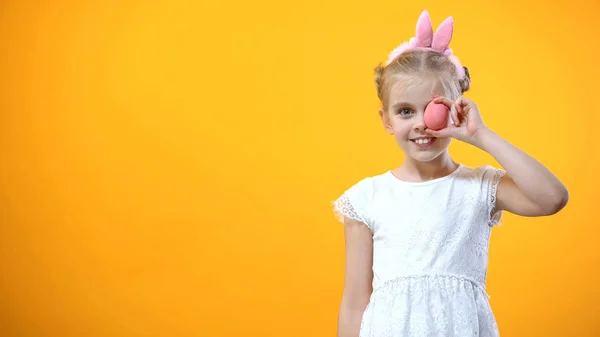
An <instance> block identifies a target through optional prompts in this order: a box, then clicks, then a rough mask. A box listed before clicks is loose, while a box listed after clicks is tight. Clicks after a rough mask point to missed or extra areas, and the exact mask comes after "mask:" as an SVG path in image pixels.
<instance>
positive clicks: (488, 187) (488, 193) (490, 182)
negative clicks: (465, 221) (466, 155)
mask: <svg viewBox="0 0 600 337" xmlns="http://www.w3.org/2000/svg"><path fill="white" fill-rule="evenodd" d="M505 174H506V171H504V170H502V169H498V168H495V167H492V166H486V167H485V168H484V170H483V179H482V184H483V186H482V190H483V192H484V194H483V197H484V200H485V204H486V209H487V216H488V224H489V225H490V226H494V225H498V224H500V221H501V220H502V212H498V211H496V197H497V192H498V185H499V184H500V179H501V178H502V177H503V176H504V175H505Z"/></svg>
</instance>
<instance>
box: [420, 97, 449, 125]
mask: <svg viewBox="0 0 600 337" xmlns="http://www.w3.org/2000/svg"><path fill="white" fill-rule="evenodd" d="M423 119H424V122H425V126H426V127H427V128H429V129H431V130H436V131H437V130H441V129H443V128H445V127H446V125H447V123H448V107H446V106H445V105H444V104H442V103H435V102H433V101H432V102H430V103H429V104H427V106H426V107H425V113H424V116H423Z"/></svg>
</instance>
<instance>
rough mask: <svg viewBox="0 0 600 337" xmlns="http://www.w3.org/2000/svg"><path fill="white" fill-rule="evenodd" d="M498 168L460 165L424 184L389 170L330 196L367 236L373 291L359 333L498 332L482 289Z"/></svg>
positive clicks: (374, 336) (487, 335)
mask: <svg viewBox="0 0 600 337" xmlns="http://www.w3.org/2000/svg"><path fill="white" fill-rule="evenodd" d="M504 174H505V172H504V171H503V170H500V169H496V168H493V167H491V166H482V167H477V168H470V167H466V166H463V165H459V167H458V168H457V169H456V170H455V171H454V172H453V173H451V174H450V175H448V176H445V177H442V178H438V179H434V180H430V181H427V182H405V181H401V180H399V179H397V178H396V177H395V176H394V175H393V174H392V172H391V171H388V172H385V173H383V174H380V175H378V176H374V177H368V178H365V179H363V180H361V181H359V182H358V183H356V184H355V185H354V186H352V187H350V188H349V189H348V190H346V191H345V192H344V193H343V194H342V195H341V196H340V197H339V198H338V199H337V200H335V201H334V210H335V214H336V216H337V217H338V219H339V220H340V221H343V219H344V217H350V218H353V219H356V220H359V221H361V222H363V223H364V224H365V225H366V226H368V227H369V229H370V230H371V233H372V234H373V276H374V277H373V293H372V294H371V298H370V300H369V303H368V305H367V307H366V309H365V311H364V313H363V317H362V323H361V327H360V336H361V337H400V336H403V337H404V336H410V337H419V336H427V337H430V336H436V337H437V336H440V337H441V336H444V337H449V336H457V337H458V336H460V337H472V336H480V337H492V336H499V332H498V327H497V324H496V320H495V317H494V314H493V313H492V310H491V307H490V304H489V302H488V298H489V297H488V295H487V293H486V291H485V280H486V271H487V261H488V244H489V239H490V234H491V230H492V227H493V226H494V225H495V224H498V223H499V221H500V219H501V213H500V212H494V207H495V201H496V189H497V186H498V183H499V180H500V178H501V177H502V175H504Z"/></svg>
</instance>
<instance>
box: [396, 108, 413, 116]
mask: <svg viewBox="0 0 600 337" xmlns="http://www.w3.org/2000/svg"><path fill="white" fill-rule="evenodd" d="M398 114H399V115H400V116H410V114H412V110H410V109H409V108H402V109H400V110H398Z"/></svg>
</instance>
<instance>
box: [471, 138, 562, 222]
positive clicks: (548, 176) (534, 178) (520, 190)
mask: <svg viewBox="0 0 600 337" xmlns="http://www.w3.org/2000/svg"><path fill="white" fill-rule="evenodd" d="M474 145H476V146H477V147H479V148H480V149H482V150H484V151H486V152H487V153H489V154H490V155H491V156H493V157H494V158H495V159H496V160H497V161H498V163H500V165H502V167H504V169H505V170H506V175H505V176H504V177H502V179H501V180H500V183H499V185H498V191H497V199H496V210H497V211H501V210H506V211H508V212H511V213H514V214H518V215H522V216H546V215H552V214H555V213H557V212H559V211H560V210H561V209H563V208H564V207H565V206H566V204H567V202H568V200H569V192H568V190H567V188H566V187H565V186H564V185H563V184H562V183H561V182H560V181H559V180H558V178H557V177H556V176H555V175H554V174H552V172H550V170H548V169H547V168H546V167H545V166H544V165H542V164H541V163H539V162H538V161H537V160H535V159H534V158H532V157H531V156H529V155H528V154H526V153H525V152H523V151H522V150H520V149H519V148H517V147H516V146H514V145H512V144H510V143H509V142H508V141H506V140H505V139H503V138H502V137H500V136H499V135H497V134H496V133H494V132H493V131H492V130H490V129H489V128H481V129H480V130H478V131H477V133H476V134H475V135H474Z"/></svg>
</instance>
